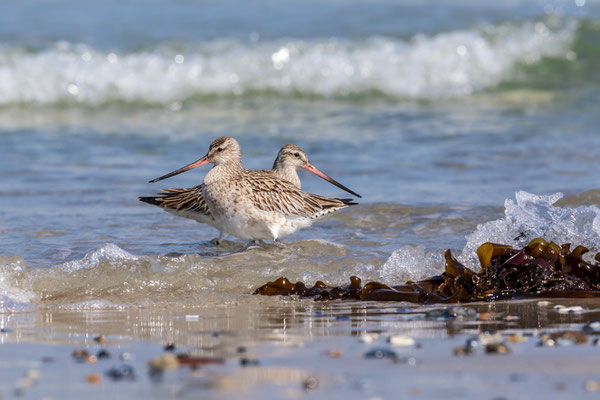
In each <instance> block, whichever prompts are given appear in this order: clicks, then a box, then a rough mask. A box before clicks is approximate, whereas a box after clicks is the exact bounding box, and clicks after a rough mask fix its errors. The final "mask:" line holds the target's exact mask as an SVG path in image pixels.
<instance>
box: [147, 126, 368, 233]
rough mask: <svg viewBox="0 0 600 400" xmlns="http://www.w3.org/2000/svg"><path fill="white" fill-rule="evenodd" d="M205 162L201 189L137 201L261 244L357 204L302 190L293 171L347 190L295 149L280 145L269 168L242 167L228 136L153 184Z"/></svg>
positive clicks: (165, 192)
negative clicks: (304, 171)
mask: <svg viewBox="0 0 600 400" xmlns="http://www.w3.org/2000/svg"><path fill="white" fill-rule="evenodd" d="M207 162H210V163H213V164H215V166H214V167H213V168H212V169H211V170H210V171H209V173H208V174H207V175H206V177H205V180H204V183H203V184H202V185H198V186H195V187H193V188H187V189H167V190H163V191H162V192H160V193H158V195H157V196H154V197H140V200H141V201H144V202H146V203H150V204H154V205H157V206H159V207H162V208H164V209H165V210H166V211H169V212H172V213H174V214H176V215H181V216H184V217H187V218H192V219H195V220H197V221H199V222H206V223H209V224H211V225H213V226H215V227H216V228H218V229H219V230H220V231H221V238H223V237H224V234H231V235H234V236H237V237H240V238H247V239H259V240H262V239H278V238H279V237H282V236H285V235H288V234H290V233H293V232H294V231H296V230H298V229H301V228H303V227H306V226H309V225H310V224H312V220H315V219H318V218H320V217H322V216H324V215H327V214H329V213H331V212H333V211H337V210H339V209H342V208H345V207H348V206H349V205H354V204H356V203H353V202H352V200H351V199H338V198H328V197H323V196H319V195H315V194H311V193H307V192H304V191H302V190H301V189H300V179H299V178H298V175H297V173H296V168H305V169H307V170H309V171H311V172H313V173H315V174H317V175H319V176H321V177H323V178H324V179H326V180H328V181H330V182H331V183H333V184H335V185H336V186H339V187H341V188H342V189H344V190H347V191H350V190H349V189H347V188H346V187H344V186H343V185H341V184H339V183H338V182H337V181H334V180H333V179H331V178H330V177H329V176H327V175H325V174H323V173H322V172H321V171H318V170H317V169H316V168H315V167H314V166H312V165H311V164H310V163H309V162H308V159H307V158H306V154H305V153H304V151H302V149H301V148H299V147H298V146H295V145H286V146H284V147H283V148H282V149H281V150H280V152H279V154H278V157H277V159H276V160H275V163H274V165H273V169H272V170H259V171H252V170H247V169H245V168H244V167H243V166H242V163H241V150H240V147H239V144H238V143H237V141H236V140H235V139H233V138H228V137H220V138H217V139H215V140H214V141H213V142H212V143H211V145H210V147H209V151H208V154H207V155H206V156H205V157H203V158H202V159H201V160H198V161H197V162H195V163H192V164H190V165H189V166H186V167H184V168H182V169H180V170H178V171H174V172H173V173H170V174H167V175H165V176H163V177H161V178H157V179H156V180H153V181H157V180H160V179H164V178H166V177H170V176H173V175H174V174H178V173H180V172H183V171H185V170H188V169H190V168H194V167H196V166H199V165H202V164H205V163H207ZM315 171H316V172H315ZM350 192H352V191H350ZM352 193H354V192H352ZM225 236H226V235H225Z"/></svg>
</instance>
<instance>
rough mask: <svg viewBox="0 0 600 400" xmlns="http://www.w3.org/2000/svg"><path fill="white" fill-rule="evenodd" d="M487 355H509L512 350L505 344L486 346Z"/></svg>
mask: <svg viewBox="0 0 600 400" xmlns="http://www.w3.org/2000/svg"><path fill="white" fill-rule="evenodd" d="M485 352H486V354H508V353H510V349H509V348H508V347H507V346H505V345H503V344H488V345H487V346H485Z"/></svg>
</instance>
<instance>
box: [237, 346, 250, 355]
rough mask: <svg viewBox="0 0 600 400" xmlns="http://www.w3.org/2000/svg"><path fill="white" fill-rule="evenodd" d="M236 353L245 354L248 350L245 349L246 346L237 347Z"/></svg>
mask: <svg viewBox="0 0 600 400" xmlns="http://www.w3.org/2000/svg"><path fill="white" fill-rule="evenodd" d="M236 351H237V352H238V353H245V352H247V351H248V349H247V348H246V346H238V348H237V349H236Z"/></svg>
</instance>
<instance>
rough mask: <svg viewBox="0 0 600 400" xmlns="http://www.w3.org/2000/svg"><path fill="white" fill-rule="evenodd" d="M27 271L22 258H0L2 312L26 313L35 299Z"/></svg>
mask: <svg viewBox="0 0 600 400" xmlns="http://www.w3.org/2000/svg"><path fill="white" fill-rule="evenodd" d="M27 269H28V268H27V264H26V263H25V261H24V260H23V258H22V257H18V256H17V257H0V312H7V311H12V312H14V311H25V310H26V309H27V308H28V307H29V303H30V302H31V301H32V300H33V299H34V298H35V293H33V291H32V290H31V289H30V287H29V285H28V282H27V281H28V276H27ZM22 283H25V285H22Z"/></svg>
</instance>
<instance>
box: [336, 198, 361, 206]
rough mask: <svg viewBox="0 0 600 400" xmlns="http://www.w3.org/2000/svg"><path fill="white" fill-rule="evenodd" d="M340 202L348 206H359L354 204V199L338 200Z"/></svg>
mask: <svg viewBox="0 0 600 400" xmlns="http://www.w3.org/2000/svg"><path fill="white" fill-rule="evenodd" d="M338 200H339V201H341V202H342V203H344V204H345V205H347V206H357V205H358V203H356V202H354V199H338Z"/></svg>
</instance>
